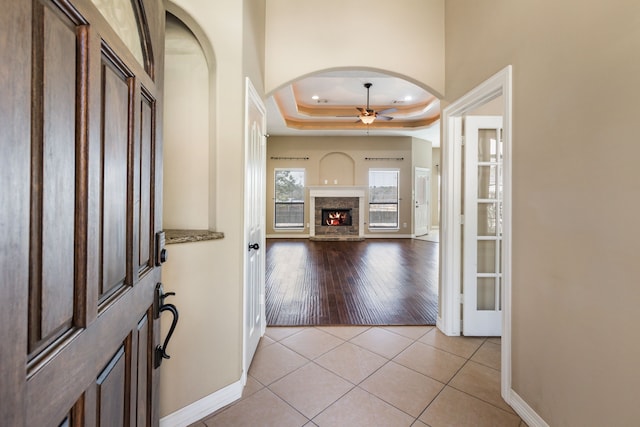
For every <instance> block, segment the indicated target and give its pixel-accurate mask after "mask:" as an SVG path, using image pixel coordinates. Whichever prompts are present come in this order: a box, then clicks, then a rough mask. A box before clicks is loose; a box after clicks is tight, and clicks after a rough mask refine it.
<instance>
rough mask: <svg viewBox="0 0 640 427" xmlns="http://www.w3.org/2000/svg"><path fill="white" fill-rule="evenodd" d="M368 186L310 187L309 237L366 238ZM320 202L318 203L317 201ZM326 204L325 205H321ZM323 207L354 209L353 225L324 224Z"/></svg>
mask: <svg viewBox="0 0 640 427" xmlns="http://www.w3.org/2000/svg"><path fill="white" fill-rule="evenodd" d="M365 191H366V187H353V186H338V187H335V186H334V187H331V186H326V185H325V186H319V187H309V212H310V214H311V218H310V221H309V238H310V239H311V240H356V241H360V240H364V212H365V211H364V195H365ZM317 202H318V203H317ZM321 205H324V206H321ZM322 208H325V209H326V208H328V209H334V208H340V209H345V208H350V209H352V216H353V224H352V225H351V226H323V225H322V224H321V218H322V214H321V212H322Z"/></svg>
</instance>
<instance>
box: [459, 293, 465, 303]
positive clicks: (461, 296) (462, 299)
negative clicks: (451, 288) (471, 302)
mask: <svg viewBox="0 0 640 427" xmlns="http://www.w3.org/2000/svg"><path fill="white" fill-rule="evenodd" d="M460 305H464V294H460Z"/></svg>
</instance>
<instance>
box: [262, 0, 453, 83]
mask: <svg viewBox="0 0 640 427" xmlns="http://www.w3.org/2000/svg"><path fill="white" fill-rule="evenodd" d="M266 17H267V21H266V56H265V62H266V70H265V76H266V92H267V93H271V92H273V91H274V90H276V89H278V88H279V87H280V86H282V85H283V84H286V83H288V82H290V81H293V80H296V79H298V78H300V77H302V76H305V75H307V74H310V73H315V72H317V71H321V70H326V69H330V68H350V67H357V68H360V69H362V68H370V69H378V70H383V71H385V72H388V73H390V74H397V75H401V76H405V77H407V78H408V79H409V80H412V81H413V82H414V83H416V84H418V85H419V86H422V87H424V88H427V89H430V90H431V91H432V93H433V94H434V95H439V94H442V93H444V0H401V1H397V0H396V1H393V2H389V1H385V0H368V1H367V2H366V3H362V2H360V1H355V0H323V1H322V2H314V1H300V0H269V1H267V11H266ZM364 42H367V43H371V45H370V47H369V46H366V47H363V43H364ZM416 47H419V48H416Z"/></svg>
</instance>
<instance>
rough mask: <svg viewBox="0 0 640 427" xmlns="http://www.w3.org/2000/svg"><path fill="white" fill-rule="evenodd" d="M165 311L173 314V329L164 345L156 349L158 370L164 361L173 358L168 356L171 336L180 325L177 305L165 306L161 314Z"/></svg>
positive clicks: (162, 307)
mask: <svg viewBox="0 0 640 427" xmlns="http://www.w3.org/2000/svg"><path fill="white" fill-rule="evenodd" d="M163 311H170V312H171V314H173V319H172V320H171V327H170V328H169V332H168V333H167V336H166V337H165V338H164V342H163V343H162V345H158V346H157V347H156V360H155V367H156V368H158V367H159V366H160V365H161V364H162V359H171V356H169V355H168V354H167V346H168V345H169V340H170V339H171V335H173V331H174V330H175V329H176V325H177V324H178V309H177V308H176V306H175V305H173V304H163V305H162V306H161V307H160V313H162V312H163Z"/></svg>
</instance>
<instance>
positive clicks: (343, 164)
mask: <svg viewBox="0 0 640 427" xmlns="http://www.w3.org/2000/svg"><path fill="white" fill-rule="evenodd" d="M355 170H356V162H355V160H353V158H352V157H351V156H349V155H348V154H346V153H342V152H337V151H334V152H332V153H328V154H326V155H325V156H324V157H323V158H322V159H320V167H319V173H320V176H319V178H320V180H319V181H318V182H319V183H320V184H321V185H322V184H324V185H354V184H355V176H356V175H355Z"/></svg>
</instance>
